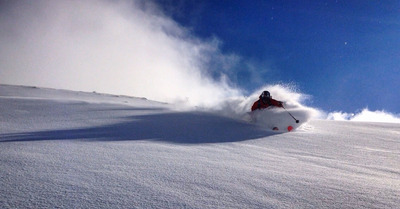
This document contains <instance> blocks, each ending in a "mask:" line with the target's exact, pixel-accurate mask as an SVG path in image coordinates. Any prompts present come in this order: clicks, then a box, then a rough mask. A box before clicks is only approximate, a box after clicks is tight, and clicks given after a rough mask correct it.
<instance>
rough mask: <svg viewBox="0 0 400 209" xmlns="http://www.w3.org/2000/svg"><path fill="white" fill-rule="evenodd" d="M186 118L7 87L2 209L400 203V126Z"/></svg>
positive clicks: (0, 157)
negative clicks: (278, 127)
mask: <svg viewBox="0 0 400 209" xmlns="http://www.w3.org/2000/svg"><path fill="white" fill-rule="evenodd" d="M178 109H179V108H176V107H175V106H174V105H171V104H164V103H159V102H154V101H149V100H146V99H144V98H133V97H126V96H114V95H106V94H98V93H85V92H74V91H65V90H53V89H42V88H35V87H21V86H8V85H0V119H1V120H0V208H60V207H61V208H398V207H399V205H400V124H398V123H372V122H350V121H329V120H311V121H309V122H308V123H305V124H302V126H300V127H299V128H298V129H297V130H295V131H293V132H289V133H279V132H273V131H269V130H268V129H267V128H265V127H262V126H260V125H259V124H258V125H257V124H253V123H249V122H246V121H245V120H243V119H239V118H237V117H226V115H224V114H218V112H217V111H211V112H205V111H193V110H192V111H189V110H187V111H178ZM294 114H295V113H294Z"/></svg>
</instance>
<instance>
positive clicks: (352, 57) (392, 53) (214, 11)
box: [158, 0, 400, 113]
mask: <svg viewBox="0 0 400 209" xmlns="http://www.w3.org/2000/svg"><path fill="white" fill-rule="evenodd" d="M158 2H159V3H160V4H161V5H162V7H163V8H164V10H165V11H167V13H168V14H169V15H171V16H172V17H173V19H174V20H176V21H177V22H179V23H180V24H182V25H183V26H185V27H187V28H190V29H191V30H192V32H193V33H194V34H196V35H197V36H199V37H202V38H209V37H218V38H219V39H220V40H221V42H222V44H221V50H222V51H223V52H224V53H234V54H237V55H238V56H240V57H242V59H243V61H242V63H241V65H239V66H236V69H234V70H233V72H231V73H230V76H231V79H232V80H234V81H235V82H236V83H238V84H239V85H240V86H242V87H244V88H246V89H254V88H257V87H258V86H260V85H262V84H263V83H274V82H278V83H279V82H283V83H294V84H295V85H297V86H298V88H299V89H301V91H303V92H305V93H307V94H309V95H312V96H313V99H312V104H311V105H314V106H316V107H320V108H322V109H324V110H327V111H334V110H343V111H356V110H359V109H362V108H365V107H368V108H369V109H373V110H375V109H376V110H382V109H383V110H387V111H392V112H397V113H399V112H400V105H399V104H400V95H399V93H398V92H399V91H398V89H399V88H400V70H399V69H400V38H399V37H400V2H399V1H390V0H389V1H340V0H337V1H334V0H333V1H303V0H302V1H280V0H277V1H251V3H249V1H244V0H236V1H212V0H210V1H207V0H206V1H175V0H159V1H158ZM177 2H179V3H177ZM249 62H250V63H249ZM254 77H259V78H254Z"/></svg>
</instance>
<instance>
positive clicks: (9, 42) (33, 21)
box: [0, 0, 240, 105]
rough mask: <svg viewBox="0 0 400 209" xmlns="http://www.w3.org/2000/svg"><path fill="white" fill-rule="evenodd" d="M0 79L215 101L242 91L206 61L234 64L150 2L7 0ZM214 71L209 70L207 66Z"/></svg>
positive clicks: (213, 43)
mask: <svg viewBox="0 0 400 209" xmlns="http://www.w3.org/2000/svg"><path fill="white" fill-rule="evenodd" d="M1 4H2V6H1V8H0V45H1V49H0V83H4V84H18V85H33V86H41V87H51V88H63V89H71V90H80V91H98V92H104V93H112V94H126V95H132V96H138V97H146V98H148V99H152V100H159V101H165V102H182V101H183V102H185V103H188V104H191V105H213V104H215V103H216V102H218V101H219V99H220V98H225V97H227V96H232V95H240V90H239V89H237V88H232V87H231V85H230V84H229V81H228V79H227V78H226V77H225V76H224V75H223V73H220V71H217V72H215V69H211V67H210V66H211V65H212V66H215V63H219V65H218V66H226V63H229V64H234V63H235V62H236V61H237V59H239V58H238V57H236V56H235V55H224V54H222V53H221V52H220V50H219V41H218V40H216V39H211V40H200V39H199V38H196V37H193V35H192V34H191V33H190V32H189V31H188V30H187V29H185V28H183V27H182V26H180V25H179V24H177V23H176V22H174V21H173V20H172V19H171V18H169V17H167V16H166V15H164V14H163V12H162V11H161V10H160V9H159V8H158V7H157V6H156V5H155V4H154V3H152V2H151V1H145V0H143V1H142V0H132V1H129V0H116V1H114V0H85V1H80V0H71V1H52V0H38V1H6V2H3V3H1ZM213 70H214V72H213Z"/></svg>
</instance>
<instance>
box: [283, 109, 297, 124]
mask: <svg viewBox="0 0 400 209" xmlns="http://www.w3.org/2000/svg"><path fill="white" fill-rule="evenodd" d="M282 107H283V109H285V110H286V112H287V113H289V115H290V116H292V118H293V119H294V120H295V121H296V123H299V120H297V119H296V118H295V117H294V116H293V115H292V114H291V113H290V112H289V111H288V110H287V109H286V108H285V107H284V106H283V105H282Z"/></svg>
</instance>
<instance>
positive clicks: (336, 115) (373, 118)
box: [327, 108, 400, 123]
mask: <svg viewBox="0 0 400 209" xmlns="http://www.w3.org/2000/svg"><path fill="white" fill-rule="evenodd" d="M327 119H328V120H350V121H364V122H385V123H400V115H395V114H393V113H389V112H386V111H383V110H382V111H379V110H377V111H370V110H369V109H368V108H365V109H363V110H362V111H361V112H359V113H357V114H354V113H345V112H332V113H329V114H328V116H327Z"/></svg>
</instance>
